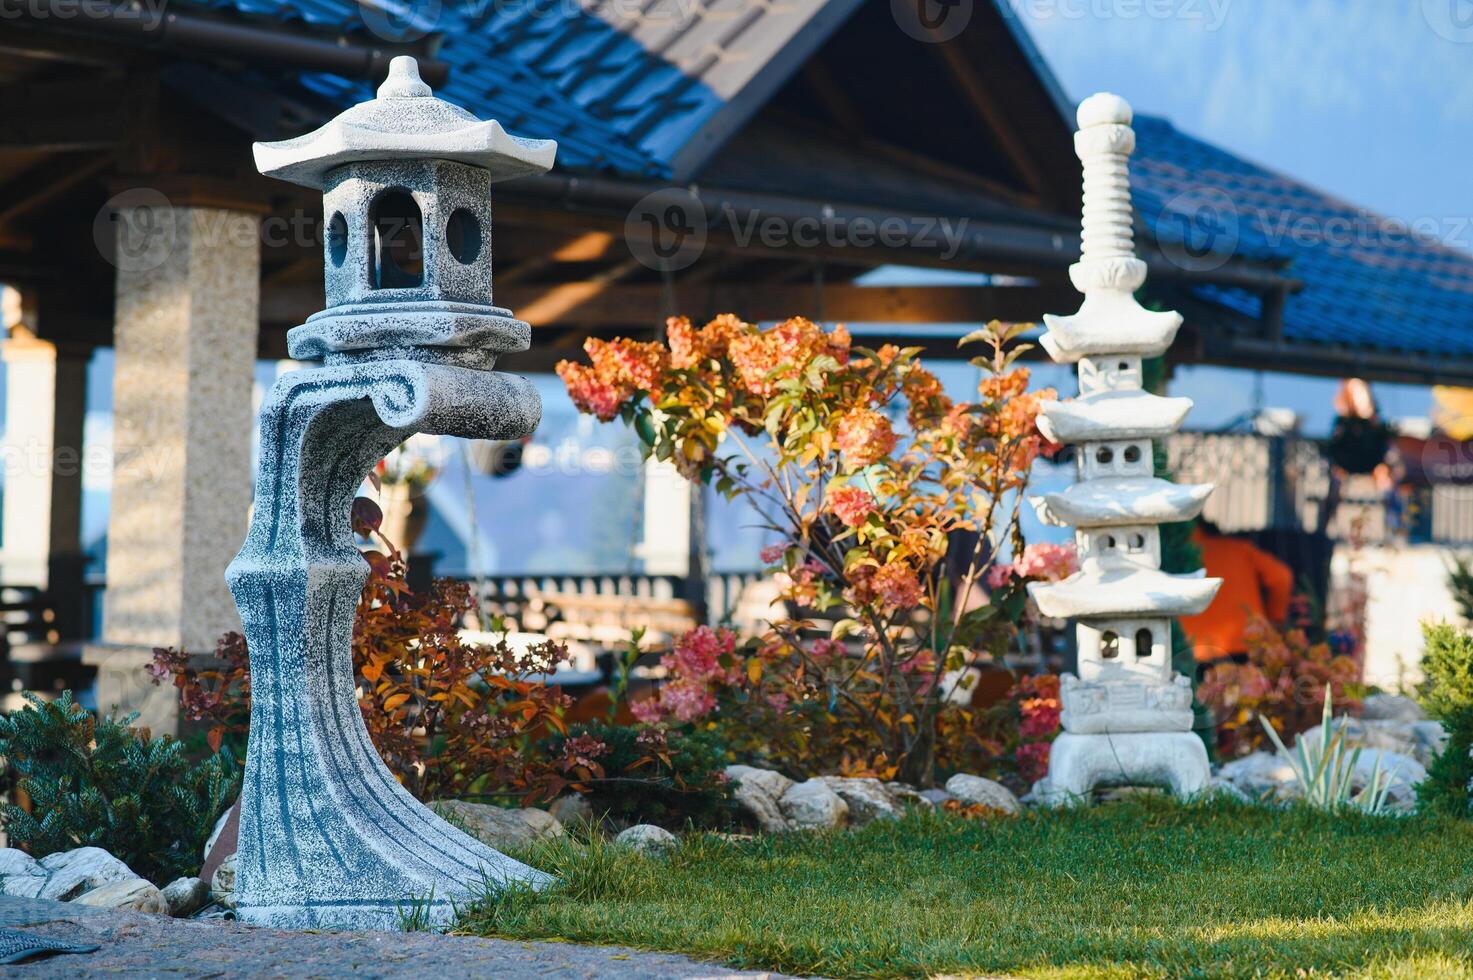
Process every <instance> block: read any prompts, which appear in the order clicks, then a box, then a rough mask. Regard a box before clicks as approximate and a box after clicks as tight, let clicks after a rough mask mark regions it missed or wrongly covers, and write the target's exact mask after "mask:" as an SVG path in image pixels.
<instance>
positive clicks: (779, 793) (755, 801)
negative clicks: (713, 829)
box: [726, 766, 1022, 833]
mask: <svg viewBox="0 0 1473 980" xmlns="http://www.w3.org/2000/svg"><path fill="white" fill-rule="evenodd" d="M726 777H727V778H728V779H730V780H731V783H732V797H733V798H734V799H735V800H736V804H737V806H738V808H739V809H740V810H741V812H742V813H743V815H744V816H745V817H746V818H747V819H748V820H750V821H751V822H752V823H753V824H755V825H756V826H757V827H758V828H759V829H760V830H764V831H767V832H768V833H785V832H788V831H794V830H831V829H834V828H836V827H844V826H852V827H862V826H864V825H865V824H868V823H872V822H874V821H876V820H895V819H898V818H899V817H900V816H901V815H902V814H903V813H904V812H905V807H906V805H907V804H910V805H916V806H944V805H945V803H946V802H947V801H948V800H957V801H958V802H959V803H961V804H962V805H964V806H971V805H974V804H977V805H981V806H985V807H988V808H989V809H993V810H1000V811H1002V812H1005V813H1018V812H1019V811H1020V810H1021V809H1022V806H1021V805H1020V804H1019V802H1018V798H1017V797H1016V796H1014V795H1013V794H1012V792H1010V791H1009V790H1008V788H1007V787H1005V786H1003V785H1002V784H1001V783H997V782H994V781H992V780H991V779H985V778H983V777H981V776H972V775H968V774H966V773H958V774H957V775H955V776H952V777H951V779H950V780H948V781H947V783H946V789H945V790H919V789H916V788H915V787H914V786H908V785H906V784H905V783H897V782H886V781H882V780H879V779H873V778H862V777H852V776H815V777H813V778H812V779H806V780H804V781H802V782H797V781H795V780H792V779H789V778H788V777H787V776H784V775H783V774H782V773H780V772H777V771H775V770H772V769H757V768H754V767H752V766H727V767H726Z"/></svg>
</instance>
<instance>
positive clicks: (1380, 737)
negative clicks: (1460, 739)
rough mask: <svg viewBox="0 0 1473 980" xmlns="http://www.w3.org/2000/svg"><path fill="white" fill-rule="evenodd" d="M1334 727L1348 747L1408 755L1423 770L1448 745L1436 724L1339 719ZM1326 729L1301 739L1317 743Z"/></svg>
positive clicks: (1440, 727)
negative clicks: (1341, 733)
mask: <svg viewBox="0 0 1473 980" xmlns="http://www.w3.org/2000/svg"><path fill="white" fill-rule="evenodd" d="M1332 724H1333V725H1334V726H1335V728H1336V729H1337V730H1339V731H1343V732H1344V733H1345V744H1346V746H1347V747H1349V748H1352V749H1355V748H1360V749H1381V750H1384V751H1387V752H1395V753H1398V754H1399V755H1409V756H1411V757H1412V758H1414V759H1416V760H1417V761H1418V762H1419V763H1421V764H1422V765H1423V766H1427V765H1430V764H1431V763H1432V760H1433V759H1435V758H1436V757H1437V753H1439V752H1441V751H1442V746H1443V745H1444V744H1445V743H1446V742H1447V732H1446V730H1444V729H1443V727H1442V725H1440V724H1439V723H1437V722H1435V721H1423V720H1418V721H1400V720H1396V719H1392V718H1384V719H1371V720H1369V721H1368V720H1366V719H1364V718H1349V717H1342V718H1336V719H1335V720H1334V721H1333V722H1332ZM1322 727H1323V726H1321V725H1316V726H1314V727H1313V728H1311V729H1309V730H1308V731H1306V732H1304V733H1303V734H1301V735H1300V736H1299V737H1300V738H1309V739H1318V738H1319V737H1320V730H1321V728H1322Z"/></svg>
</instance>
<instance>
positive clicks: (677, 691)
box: [629, 626, 742, 725]
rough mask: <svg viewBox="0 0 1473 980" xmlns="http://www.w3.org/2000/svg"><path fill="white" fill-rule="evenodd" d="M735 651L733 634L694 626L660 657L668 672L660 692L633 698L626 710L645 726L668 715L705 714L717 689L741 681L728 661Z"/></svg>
mask: <svg viewBox="0 0 1473 980" xmlns="http://www.w3.org/2000/svg"><path fill="white" fill-rule="evenodd" d="M735 651H736V634H735V633H732V632H731V631H730V630H727V629H714V630H713V629H711V627H709V626H697V627H696V628H695V629H693V630H691V631H689V632H688V633H686V634H685V635H684V636H682V637H680V639H678V640H676V641H675V647H674V649H672V650H671V651H670V652H669V653H667V654H665V656H663V657H661V658H660V663H661V664H663V665H664V667H665V669H666V670H668V671H669V672H670V679H669V680H668V681H666V682H665V684H664V686H663V687H661V688H660V693H659V694H658V695H657V696H656V697H653V698H645V699H644V700H642V701H635V702H634V703H632V704H631V705H630V706H629V710H630V711H632V712H634V717H636V718H638V719H639V720H640V721H642V722H644V723H645V724H647V725H653V724H655V723H656V722H661V721H665V720H666V719H668V718H674V719H675V720H676V721H681V722H688V721H695V720H696V719H697V718H703V717H705V716H706V715H708V714H710V713H711V712H712V711H713V710H714V709H715V707H716V691H717V689H718V688H720V687H724V686H730V685H732V684H738V683H740V682H741V679H742V678H741V671H740V670H739V669H738V668H737V667H736V666H735V665H734V664H733V663H732V660H733V656H734V654H735ZM723 661H725V662H723Z"/></svg>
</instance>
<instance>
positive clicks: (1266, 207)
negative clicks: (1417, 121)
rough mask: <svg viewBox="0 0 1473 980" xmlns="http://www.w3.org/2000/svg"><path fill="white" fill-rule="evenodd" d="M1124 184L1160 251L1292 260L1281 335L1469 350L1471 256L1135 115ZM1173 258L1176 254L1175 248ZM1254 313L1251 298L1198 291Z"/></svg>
mask: <svg viewBox="0 0 1473 980" xmlns="http://www.w3.org/2000/svg"><path fill="white" fill-rule="evenodd" d="M1135 129H1136V146H1137V149H1136V154H1135V156H1134V157H1133V158H1132V161H1131V187H1132V193H1133V196H1134V199H1135V206H1136V211H1137V213H1138V214H1139V216H1140V218H1141V221H1142V222H1143V223H1144V225H1145V227H1146V230H1147V233H1148V234H1151V235H1154V236H1155V237H1156V239H1157V241H1158V243H1159V244H1160V245H1161V246H1162V249H1163V251H1165V252H1167V254H1168V255H1169V254H1172V252H1173V249H1178V250H1179V249H1182V248H1188V249H1191V250H1193V251H1194V252H1196V253H1198V254H1200V253H1201V252H1203V251H1207V250H1208V249H1210V250H1212V251H1223V252H1232V253H1233V254H1235V255H1237V256H1238V257H1240V258H1245V259H1250V260H1261V261H1265V262H1278V263H1287V264H1286V265H1285V268H1284V274H1285V275H1287V276H1289V277H1292V278H1295V279H1299V280H1302V281H1303V282H1304V284H1305V288H1304V290H1303V291H1302V292H1300V293H1298V294H1296V295H1292V296H1290V297H1289V298H1288V301H1287V303H1286V305H1285V308H1284V328H1283V335H1284V339H1285V340H1288V341H1293V342H1298V343H1308V344H1329V345H1336V346H1348V347H1355V348H1361V349H1367V350H1380V351H1404V352H1415V353H1422V354H1434V355H1435V354H1445V355H1449V356H1453V357H1468V356H1470V355H1473V330H1470V329H1469V326H1470V325H1473V255H1468V254H1467V253H1464V252H1460V251H1457V250H1455V249H1452V248H1448V247H1446V246H1445V245H1443V244H1441V243H1439V242H1436V241H1433V240H1430V239H1428V238H1426V237H1423V236H1420V235H1417V234H1414V233H1413V231H1412V230H1409V229H1408V228H1407V227H1406V225H1405V224H1402V223H1398V222H1395V221H1391V220H1388V219H1385V218H1383V217H1381V216H1380V215H1376V214H1373V213H1371V212H1369V211H1366V210H1365V209H1363V208H1357V207H1355V206H1353V205H1350V204H1346V203H1345V202H1343V201H1338V200H1336V199H1334V198H1332V197H1329V196H1327V195H1325V194H1322V193H1320V192H1319V191H1316V190H1314V189H1313V188H1310V187H1306V186H1305V185H1303V184H1301V183H1298V182H1296V181H1294V180H1290V179H1289V178H1287V177H1284V176H1281V175H1279V174H1276V173H1273V172H1272V171H1269V170H1265V169H1264V168H1263V167H1260V166H1258V165H1256V164H1253V163H1250V162H1248V161H1246V160H1243V159H1241V158H1240V157H1236V156H1234V155H1233V154H1231V153H1228V152H1227V151H1225V150H1222V149H1219V148H1218V147H1215V146H1213V145H1212V144H1210V143H1206V142H1203V141H1202V140H1199V139H1196V138H1194V137H1192V136H1188V135H1187V134H1185V133H1183V132H1181V131H1180V130H1178V129H1177V128H1176V127H1174V126H1172V125H1171V123H1169V122H1167V121H1166V120H1164V119H1158V118H1153V117H1150V116H1137V117H1136V120H1135ZM1177 254H1180V253H1179V252H1178V253H1177ZM1198 292H1199V293H1200V294H1201V295H1202V296H1203V297H1204V298H1207V299H1211V300H1213V301H1214V302H1217V303H1220V304H1222V305H1224V306H1227V307H1229V308H1231V309H1233V310H1236V311H1238V312H1240V313H1244V314H1247V315H1248V316H1253V317H1256V316H1258V315H1259V312H1260V309H1259V306H1260V303H1259V299H1258V297H1257V296H1256V295H1253V294H1250V293H1247V292H1244V291H1242V290H1237V289H1222V288H1218V287H1206V286H1204V287H1199V289H1198Z"/></svg>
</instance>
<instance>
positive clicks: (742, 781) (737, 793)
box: [726, 766, 793, 833]
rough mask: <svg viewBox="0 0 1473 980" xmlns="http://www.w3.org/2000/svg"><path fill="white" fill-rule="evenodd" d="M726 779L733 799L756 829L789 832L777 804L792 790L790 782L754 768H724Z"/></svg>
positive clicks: (785, 820) (778, 774)
mask: <svg viewBox="0 0 1473 980" xmlns="http://www.w3.org/2000/svg"><path fill="white" fill-rule="evenodd" d="M726 778H727V779H729V780H731V781H732V783H733V786H732V792H731V795H732V799H734V800H736V802H737V805H738V806H739V807H741V808H742V809H743V810H745V811H746V812H747V813H748V814H749V815H751V817H752V819H754V820H755V821H756V822H757V826H758V827H760V828H762V829H763V830H766V831H769V832H771V833H778V832H780V831H784V830H787V829H788V821H787V818H786V817H784V816H783V811H782V807H781V806H780V805H779V801H780V800H781V799H782V797H783V794H784V793H786V792H787V791H788V790H789V789H791V788H792V786H793V781H792V780H791V779H789V778H788V777H787V776H784V775H783V774H782V773H780V772H776V771H774V770H772V769H757V768H755V767H753V766H727V767H726Z"/></svg>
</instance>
